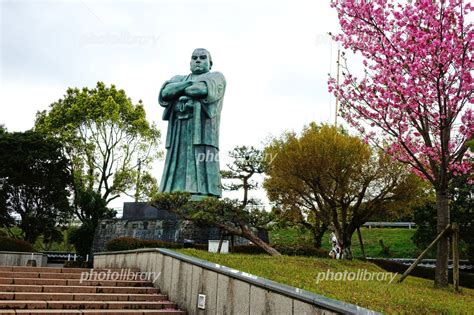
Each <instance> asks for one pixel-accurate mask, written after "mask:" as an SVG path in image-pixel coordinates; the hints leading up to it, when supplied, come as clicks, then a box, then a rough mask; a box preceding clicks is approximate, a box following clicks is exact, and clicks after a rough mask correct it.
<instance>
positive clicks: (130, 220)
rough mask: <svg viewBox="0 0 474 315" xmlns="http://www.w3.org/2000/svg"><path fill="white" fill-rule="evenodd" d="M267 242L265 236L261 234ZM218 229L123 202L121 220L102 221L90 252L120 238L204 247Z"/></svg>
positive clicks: (242, 241)
mask: <svg viewBox="0 0 474 315" xmlns="http://www.w3.org/2000/svg"><path fill="white" fill-rule="evenodd" d="M260 234H261V235H259V236H260V237H261V238H262V239H263V240H265V241H267V242H268V236H267V233H260ZM220 235H221V234H220V230H219V229H218V228H214V227H209V226H202V225H198V224H195V223H193V222H190V221H185V220H181V219H179V217H178V216H177V215H176V214H174V213H171V212H168V211H166V210H159V209H157V208H154V207H152V206H150V205H149V204H147V203H145V202H125V203H124V207H123V216H122V218H120V219H118V218H117V219H106V220H101V221H100V222H99V225H98V226H97V229H96V231H95V235H94V243H93V246H92V251H93V252H101V251H105V250H106V244H107V242H108V241H110V240H112V239H114V238H117V237H123V236H129V237H136V238H140V239H144V240H161V241H167V242H175V243H185V242H189V243H196V244H207V242H208V241H209V240H218V239H220ZM234 243H235V244H236V245H242V244H248V243H249V242H248V241H247V240H246V239H243V238H241V237H235V238H234Z"/></svg>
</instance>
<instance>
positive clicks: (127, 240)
mask: <svg viewBox="0 0 474 315" xmlns="http://www.w3.org/2000/svg"><path fill="white" fill-rule="evenodd" d="M153 247H161V248H182V247H183V246H182V245H181V244H177V243H172V242H165V241H159V240H141V239H139V238H135V237H128V236H124V237H117V238H114V239H112V240H110V241H108V242H107V245H106V248H107V250H108V251H120V250H131V249H137V248H153Z"/></svg>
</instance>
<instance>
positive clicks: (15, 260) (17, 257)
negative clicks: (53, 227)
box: [0, 251, 48, 267]
mask: <svg viewBox="0 0 474 315" xmlns="http://www.w3.org/2000/svg"><path fill="white" fill-rule="evenodd" d="M31 254H33V257H32V256H31ZM31 259H32V260H35V261H36V266H37V267H45V266H46V264H47V262H48V257H47V256H46V255H44V254H41V253H27V252H6V251H5V252H4V251H1V252H0V266H26V263H27V262H28V260H31Z"/></svg>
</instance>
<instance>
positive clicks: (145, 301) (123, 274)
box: [0, 267, 186, 315]
mask: <svg viewBox="0 0 474 315" xmlns="http://www.w3.org/2000/svg"><path fill="white" fill-rule="evenodd" d="M109 270H110V272H109ZM93 272H95V276H94V274H93V273H91V269H81V268H49V267H0V314H23V315H25V314H38V315H39V314H58V315H59V314H89V315H92V314H117V315H125V314H127V315H128V314H130V315H132V314H133V315H138V314H140V315H145V314H147V315H151V314H161V315H163V314H166V315H175V314H176V315H177V314H180V315H183V314H186V313H185V312H183V311H180V310H177V307H176V304H175V303H173V302H170V301H168V299H167V296H166V295H163V294H160V293H159V291H158V289H156V288H154V287H153V284H152V282H151V281H149V280H148V279H144V278H145V277H143V274H141V273H139V271H138V270H131V272H133V273H134V276H131V275H130V272H128V271H124V270H120V269H94V270H93ZM107 272H109V275H108V276H105V275H106V273H107ZM85 273H88V274H87V275H88V276H87V277H86V276H85V275H86V274H85ZM105 278H107V279H108V280H104V279H105ZM142 279H144V280H142Z"/></svg>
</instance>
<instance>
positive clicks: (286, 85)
mask: <svg viewBox="0 0 474 315" xmlns="http://www.w3.org/2000/svg"><path fill="white" fill-rule="evenodd" d="M0 16H1V18H0V40H1V50H0V61H1V62H0V75H1V77H0V80H1V81H0V86H1V89H0V124H4V125H5V126H6V127H7V129H8V130H9V131H25V130H28V129H31V128H32V127H33V124H34V118H35V114H36V112H37V111H40V110H45V109H48V107H49V105H50V104H51V103H53V102H55V101H57V100H58V99H60V98H61V97H62V96H63V95H64V94H65V92H66V89H67V88H68V87H79V88H81V87H84V86H88V87H94V86H95V85H96V82H97V81H103V82H104V83H105V84H107V85H110V84H115V85H116V86H117V87H118V88H120V89H124V90H125V92H126V93H127V95H128V96H129V97H130V98H131V99H132V101H133V102H134V103H136V102H138V100H140V99H141V100H142V101H143V103H144V107H145V110H146V113H147V117H148V119H149V120H150V121H153V122H156V123H157V125H158V127H159V129H160V130H161V131H162V142H163V141H164V135H166V127H167V126H166V122H164V121H162V120H161V114H162V108H161V107H160V106H159V105H158V103H157V96H158V91H159V89H160V87H161V85H162V83H163V82H164V81H165V80H167V79H169V78H170V77H172V76H174V75H176V74H187V73H189V60H190V56H191V53H192V51H193V49H194V48H197V47H203V48H206V49H208V50H209V51H210V52H211V54H212V58H213V62H214V65H213V68H212V71H219V72H221V73H223V74H224V76H225V77H226V81H227V88H226V95H225V99H224V107H223V110H222V114H221V129H220V150H221V161H222V162H221V164H223V165H221V168H223V167H224V165H225V163H226V162H228V159H226V157H225V155H224V154H223V153H225V152H228V151H230V150H231V149H232V148H234V147H235V146H238V145H254V146H257V147H262V143H263V142H264V141H266V140H268V139H269V138H270V137H272V136H278V135H280V134H281V133H282V132H284V131H289V130H294V131H297V132H298V131H300V130H301V129H302V128H303V126H304V125H307V124H308V123H310V122H311V121H316V122H318V123H323V122H326V123H333V122H334V117H335V114H334V108H335V100H334V97H331V95H330V94H329V93H328V91H327V79H328V73H332V74H333V75H334V74H335V72H336V59H337V49H338V47H337V44H335V43H333V42H332V41H331V39H330V37H329V35H328V34H327V33H328V32H333V33H335V32H337V31H338V30H339V27H338V21H337V15H336V12H335V11H334V10H333V9H331V8H330V6H329V0H312V1H298V0H296V1H295V0H293V1H289V0H288V1H249V0H236V1H232V0H231V1H217V0H215V1H179V0H175V1H159V0H158V1H140V0H138V1H92V0H82V1H81V0H78V1H76V0H74V1H73V0H71V1H18V0H15V1H5V0H0ZM161 148H162V149H163V150H164V146H163V145H162V146H161ZM162 165H163V161H160V162H158V163H157V164H156V165H155V166H154V170H153V172H154V174H155V176H156V177H157V178H158V179H160V178H161V171H162ZM256 196H257V197H260V198H263V199H265V194H264V192H263V191H258V192H256ZM123 201H128V199H126V198H121V199H120V200H117V201H115V202H114V203H113V204H112V206H113V207H120V206H121V203H122V202H123Z"/></svg>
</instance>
